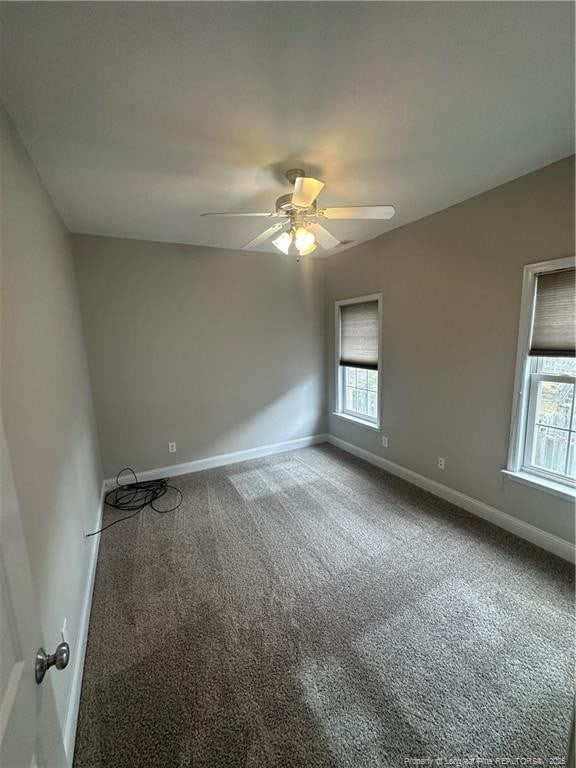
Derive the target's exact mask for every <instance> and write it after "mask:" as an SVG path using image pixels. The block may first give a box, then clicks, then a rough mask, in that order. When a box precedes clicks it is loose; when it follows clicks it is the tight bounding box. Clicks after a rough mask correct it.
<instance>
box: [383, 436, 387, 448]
mask: <svg viewBox="0 0 576 768" xmlns="http://www.w3.org/2000/svg"><path fill="white" fill-rule="evenodd" d="M382 447H383V448H388V438H387V437H384V435H382Z"/></svg>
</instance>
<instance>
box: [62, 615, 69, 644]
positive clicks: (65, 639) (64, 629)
mask: <svg viewBox="0 0 576 768" xmlns="http://www.w3.org/2000/svg"><path fill="white" fill-rule="evenodd" d="M67 624H68V619H67V618H66V619H64V623H63V624H62V630H61V635H62V642H63V643H67V642H68V631H67Z"/></svg>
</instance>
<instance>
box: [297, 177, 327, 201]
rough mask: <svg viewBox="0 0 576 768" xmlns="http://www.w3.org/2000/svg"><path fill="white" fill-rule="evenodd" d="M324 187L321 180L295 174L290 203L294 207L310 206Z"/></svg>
mask: <svg viewBox="0 0 576 768" xmlns="http://www.w3.org/2000/svg"><path fill="white" fill-rule="evenodd" d="M324 187H325V184H324V182H323V181H319V180H318V179H313V178H311V177H309V176H297V177H296V181H295V182H294V193H293V194H292V205H293V206H294V207H295V208H310V206H311V205H312V203H313V202H314V200H316V198H317V197H318V195H319V194H320V192H322V190H323V189H324Z"/></svg>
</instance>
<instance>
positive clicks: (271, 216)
mask: <svg viewBox="0 0 576 768" xmlns="http://www.w3.org/2000/svg"><path fill="white" fill-rule="evenodd" d="M286 215H287V214H285V213H278V212H277V211H274V212H273V213H201V214H200V216H228V217H238V216H251V217H254V216H260V217H263V218H268V219H279V218H284V217H285V216H286Z"/></svg>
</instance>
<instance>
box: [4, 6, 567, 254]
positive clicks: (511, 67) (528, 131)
mask: <svg viewBox="0 0 576 768" xmlns="http://www.w3.org/2000/svg"><path fill="white" fill-rule="evenodd" d="M1 13H2V22H3V24H2V39H1V44H2V99H3V101H4V103H5V105H6V107H7V109H8V111H9V112H10V114H11V116H12V118H13V120H14V122H15V124H16V127H17V129H18V130H19V132H20V134H21V136H22V138H23V140H24V142H25V144H26V146H27V147H28V150H29V152H30V154H31V156H32V158H33V160H34V162H35V164H36V166H37V168H38V170H39V172H40V175H41V176H42V178H43V180H44V182H45V184H46V186H47V187H48V189H49V191H50V193H51V195H52V197H53V199H54V202H55V204H56V206H57V208H58V210H59V211H60V213H61V215H62V217H63V219H64V221H65V223H66V224H67V226H68V227H69V229H70V230H71V231H74V232H89V233H97V234H103V235H113V236H119V237H129V238H143V239H149V240H159V241H169V242H180V243H194V244H203V245H210V246H219V247H226V248H237V247H239V246H241V245H243V244H244V243H245V242H247V241H248V240H250V239H251V238H253V237H254V236H255V235H257V234H258V233H259V232H260V231H262V230H263V229H264V228H265V226H266V222H265V220H264V221H258V220H244V221H239V220H235V219H226V220H218V221H216V220H213V219H202V218H200V216H199V214H200V213H201V212H202V211H213V210H221V211H227V210H229V211H250V210H272V208H273V205H274V200H275V198H276V197H277V196H278V195H280V194H282V193H283V192H288V191H289V187H287V186H286V183H285V182H284V186H283V184H282V182H281V172H282V170H285V169H287V168H290V167H293V166H302V167H303V168H304V169H306V170H307V171H308V172H309V173H311V174H314V175H317V176H319V177H320V178H321V179H323V180H324V181H326V184H327V187H326V189H325V191H324V192H323V193H322V195H321V198H320V201H321V204H322V205H324V206H327V205H328V206H331V205H361V204H376V203H384V204H390V203H391V204H394V205H395V206H396V208H397V216H396V217H395V218H394V219H393V220H392V221H391V222H356V223H352V222H330V224H329V225H328V226H329V228H330V230H331V231H332V232H333V233H334V234H335V235H337V236H338V237H339V238H341V239H347V240H353V241H355V242H356V243H357V242H362V241H364V240H367V239H370V238H372V237H375V236H376V235H379V234H381V233H382V232H386V231H388V230H389V229H391V228H393V227H395V226H398V225H400V224H405V223H407V222H409V221H413V220H414V219H417V218H420V217H422V216H425V215H427V214H430V213H432V212H434V211H436V210H439V209H442V208H445V207H446V206H448V205H451V204H454V203H456V202H459V201H461V200H463V199H465V198H467V197H470V196H472V195H475V194H477V193H479V192H482V191H484V190H487V189H490V188H491V187H494V186H497V185H498V184H500V183H503V182H505V181H508V180H510V179H513V178H516V177H518V176H521V175H522V174H524V173H527V172H529V171H531V170H533V169H535V168H538V167H540V166H543V165H546V164H548V163H551V162H553V161H555V160H558V159H560V158H562V157H565V156H567V155H569V154H571V153H572V152H573V144H574V130H573V115H574V6H573V4H572V3H568V2H567V3H555V2H526V3H524V2H511V3H504V2H485V3H467V2H447V3H412V2H404V3H357V2H351V3H348V2H336V3H332V2H305V3H292V2H261V3H240V2H232V3H224V2H212V3H185V2H176V3H170V2H156V3H139V2H125V3H123V2H103V3H90V2H68V3H50V2H48V3H45V2H38V3H35V2H9V3H2V9H1ZM265 250H266V249H265ZM272 250H273V249H272Z"/></svg>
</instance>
